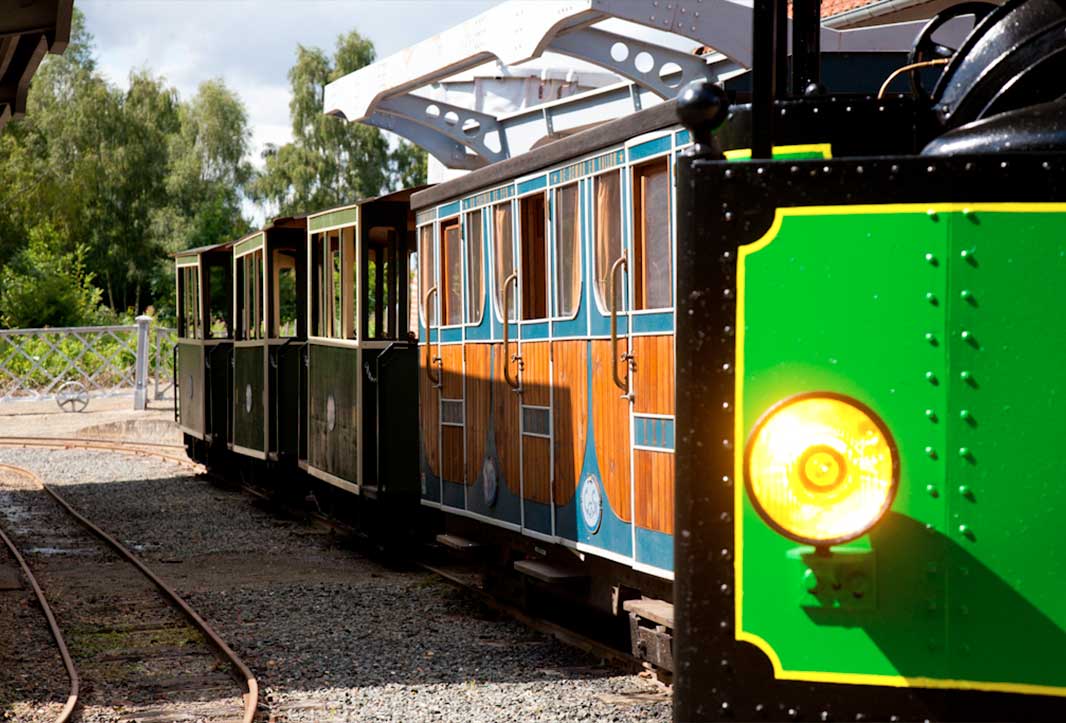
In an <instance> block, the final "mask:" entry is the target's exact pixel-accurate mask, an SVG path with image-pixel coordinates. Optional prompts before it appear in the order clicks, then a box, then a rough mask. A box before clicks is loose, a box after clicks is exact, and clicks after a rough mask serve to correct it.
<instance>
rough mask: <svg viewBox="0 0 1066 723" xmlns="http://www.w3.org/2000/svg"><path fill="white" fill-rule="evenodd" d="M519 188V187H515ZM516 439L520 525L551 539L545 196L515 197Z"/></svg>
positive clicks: (549, 383) (539, 194)
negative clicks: (516, 287) (520, 504)
mask: <svg viewBox="0 0 1066 723" xmlns="http://www.w3.org/2000/svg"><path fill="white" fill-rule="evenodd" d="M521 185H522V184H519V186H520V187H521ZM518 212H519V218H518V221H519V224H518V248H519V283H518V292H519V303H518V309H519V314H520V318H521V323H520V324H519V329H520V331H519V335H518V336H519V339H518V349H519V351H518V356H519V359H520V363H519V365H518V379H519V388H520V389H521V391H520V393H519V394H518V395H516V396H517V397H518V403H519V405H520V407H519V435H520V440H519V441H520V445H521V450H520V451H521V469H522V526H523V527H524V528H525V529H527V530H531V531H533V532H539V533H542V534H545V535H551V534H552V532H553V530H552V496H551V469H552V456H551V439H552V438H551V377H550V363H549V359H550V348H551V344H550V342H549V341H548V336H549V335H548V245H547V234H546V226H547V216H548V204H547V194H545V193H544V192H543V191H540V192H536V193H533V194H530V195H527V196H522V197H521V198H519V199H518Z"/></svg>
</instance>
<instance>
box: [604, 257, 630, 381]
mask: <svg viewBox="0 0 1066 723" xmlns="http://www.w3.org/2000/svg"><path fill="white" fill-rule="evenodd" d="M619 269H628V264H627V263H626V255H625V253H623V254H622V255H621V256H619V257H618V258H617V259H616V260H615V262H614V263H613V264H611V272H610V274H608V278H609V279H610V283H611V287H610V289H609V291H610V293H609V294H608V297H607V304H608V306H609V307H610V309H611V377H612V378H613V379H614V383H615V386H617V387H618V388H619V389H621V390H622V392H623V396H624V397H629V360H630V358H631V357H630V354H629V352H628V351H627V352H626V353H624V354H619V353H618V294H617V292H616V288H617V286H618V270H619ZM619 361H624V362H625V363H626V376H625V379H622V377H620V376H618V362H619Z"/></svg>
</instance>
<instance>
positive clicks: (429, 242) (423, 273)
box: [418, 226, 437, 326]
mask: <svg viewBox="0 0 1066 723" xmlns="http://www.w3.org/2000/svg"><path fill="white" fill-rule="evenodd" d="M418 269H419V289H418V308H420V309H422V319H423V320H424V321H425V323H426V325H427V326H435V325H436V323H437V315H436V314H435V313H434V310H435V304H433V303H432V302H431V303H430V308H429V309H426V308H424V304H425V301H426V293H427V292H429V290H430V289H432V288H433V227H432V226H423V227H422V228H421V229H419V231H418Z"/></svg>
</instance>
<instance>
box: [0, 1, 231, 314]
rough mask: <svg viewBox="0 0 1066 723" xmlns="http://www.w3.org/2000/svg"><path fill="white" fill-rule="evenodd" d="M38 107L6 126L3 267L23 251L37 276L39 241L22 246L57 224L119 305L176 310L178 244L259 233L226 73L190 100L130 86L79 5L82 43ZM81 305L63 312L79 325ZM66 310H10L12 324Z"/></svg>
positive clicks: (137, 80)
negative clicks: (119, 81) (244, 206)
mask: <svg viewBox="0 0 1066 723" xmlns="http://www.w3.org/2000/svg"><path fill="white" fill-rule="evenodd" d="M28 106H29V107H28V113H27V116H26V118H25V119H24V120H22V121H20V122H16V123H11V124H9V125H8V127H7V128H6V129H5V132H4V134H3V135H2V136H0V177H2V178H5V179H6V180H8V183H6V184H5V185H3V186H0V269H2V268H3V267H4V266H6V265H10V264H9V263H8V260H10V259H18V258H22V261H21V262H20V264H21V267H22V268H20V269H17V270H16V272H17V273H16V272H13V273H16V276H19V277H26V278H34V277H33V275H32V274H30V275H29V276H28V277H27V273H28V272H27V271H26V270H25V269H26V267H27V265H29V267H30V268H32V267H33V263H36V260H38V259H39V258H40V253H41V250H40V249H39V248H38V249H36V250H35V251H34V252H33V254H34V255H33V256H32V258H31V257H24V258H23V257H22V256H21V252H20V250H22V249H29V247H30V246H32V243H31V239H32V238H33V235H34V234H35V233H38V234H41V233H43V234H45V235H55V236H57V237H58V238H59V239H62V240H63V243H62V244H61V245H62V246H63V247H65V248H67V249H78V252H77V253H78V254H79V255H78V259H79V263H82V264H83V265H84V268H87V269H91V270H92V272H93V273H92V275H91V276H90V275H86V278H89V279H90V280H92V281H93V282H94V283H95V284H96V285H97V287H98V288H99V289H100V291H101V292H102V295H103V296H102V298H103V301H104V302H105V303H106V304H107V306H108V307H109V308H110V310H111V312H112V315H117V314H121V313H124V312H126V311H127V310H130V311H133V312H134V313H139V312H140V311H142V310H143V309H144V308H145V307H146V306H148V305H150V304H155V305H156V306H157V307H159V310H160V311H162V312H163V313H164V314H166V313H168V311H169V310H171V309H172V308H173V295H174V289H173V265H172V262H171V260H170V258H169V254H170V253H172V252H174V251H178V250H181V249H185V248H190V247H194V246H200V245H206V244H211V243H218V242H221V241H225V240H229V239H231V238H234V237H236V236H239V235H241V234H243V233H244V232H246V231H247V230H248V226H249V224H248V222H247V220H246V219H244V218H243V216H242V213H241V199H242V197H243V193H244V186H245V184H246V183H247V182H248V181H249V179H250V177H251V175H252V171H251V167H250V165H249V164H248V163H247V161H245V160H244V159H245V157H246V156H247V154H248V148H249V139H250V132H249V129H248V119H247V113H246V111H245V109H244V106H243V105H242V103H241V101H240V99H239V98H238V97H237V96H236V95H235V94H234V93H233V92H232V91H230V90H228V89H227V88H226V87H225V86H224V85H223V84H222V82H221V81H218V80H212V81H207V82H205V83H203V84H202V85H201V86H200V88H199V90H198V92H197V94H196V95H195V96H194V97H193V98H191V99H189V100H187V101H183V100H182V99H181V98H179V97H178V94H177V91H175V90H174V89H173V88H171V87H169V86H167V85H166V83H165V82H164V81H163V79H162V78H159V77H157V76H154V75H152V74H151V72H150V71H147V70H140V71H135V72H133V73H131V75H130V78H129V88H128V90H125V91H123V90H122V89H120V88H118V87H117V86H114V85H111V84H110V83H109V82H108V81H107V80H106V79H105V78H104V77H103V76H102V75H101V74H100V73H99V72H98V71H97V69H96V62H95V60H94V57H93V41H92V36H90V35H89V34H88V33H87V32H86V31H85V24H84V18H83V16H82V14H81V13H80V12H79V11H78V10H77V9H75V11H74V25H73V29H72V34H71V43H70V46H69V47H68V49H67V52H66V53H65V54H64V55H62V56H49V57H48V58H47V59H46V60H45V62H44V63H42V66H41V69H40V71H39V72H38V73H37V75H36V76H35V78H34V81H33V85H32V86H31V89H30V95H29V99H28ZM12 263H13V262H12ZM8 297H9V298H10V297H11V295H10V294H9V295H8ZM79 308H81V307H71V310H70V311H69V312H68V313H66V314H65V315H64V316H65V318H66V319H67V320H68V321H69V322H70V323H73V324H77V323H85V322H89V321H91V320H92V317H93V316H94V315H95V313H96V312H95V310H93V311H92V313H88V314H86V315H85V316H84V317H83V318H81V319H78V318H75V316H73V315H74V314H76V313H78V312H77V309H79ZM56 313H58V312H47V313H43V314H42V313H40V312H38V311H37V310H35V309H26V310H23V311H19V312H18V313H14V312H12V311H11V310H10V309H9V310H8V311H7V312H6V318H5V319H4V320H3V321H2V323H5V324H14V323H16V322H14V321H12V319H23V318H46V319H49V318H53V317H54V316H55V315H56ZM48 323H53V322H48Z"/></svg>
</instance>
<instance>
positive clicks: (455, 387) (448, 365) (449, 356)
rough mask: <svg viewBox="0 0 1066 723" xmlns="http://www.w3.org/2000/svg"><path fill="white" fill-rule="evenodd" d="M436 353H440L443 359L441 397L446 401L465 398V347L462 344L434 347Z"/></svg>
mask: <svg viewBox="0 0 1066 723" xmlns="http://www.w3.org/2000/svg"><path fill="white" fill-rule="evenodd" d="M433 350H434V352H436V351H438V350H439V351H440V359H441V367H440V369H441V372H440V373H441V380H440V381H441V384H442V385H443V386H442V387H441V390H440V392H441V396H443V397H444V398H445V399H462V398H463V346H462V345H461V344H446V345H444V346H441V347H434V348H433Z"/></svg>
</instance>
